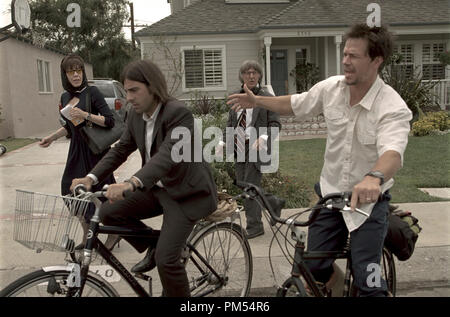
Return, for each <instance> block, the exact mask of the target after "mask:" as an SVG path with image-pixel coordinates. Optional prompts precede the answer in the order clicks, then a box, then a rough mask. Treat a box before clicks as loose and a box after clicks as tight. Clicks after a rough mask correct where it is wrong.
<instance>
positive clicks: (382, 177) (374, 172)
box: [364, 171, 384, 186]
mask: <svg viewBox="0 0 450 317" xmlns="http://www.w3.org/2000/svg"><path fill="white" fill-rule="evenodd" d="M364 176H372V177H376V178H379V179H380V186H381V185H383V184H384V174H383V173H381V172H380V171H370V172H369V173H367V174H366V175H364Z"/></svg>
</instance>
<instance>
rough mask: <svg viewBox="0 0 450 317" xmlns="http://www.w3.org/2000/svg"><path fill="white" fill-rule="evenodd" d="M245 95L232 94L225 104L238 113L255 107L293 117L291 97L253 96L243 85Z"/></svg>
mask: <svg viewBox="0 0 450 317" xmlns="http://www.w3.org/2000/svg"><path fill="white" fill-rule="evenodd" d="M244 90H245V94H233V95H230V96H229V97H228V98H227V99H228V101H227V104H228V105H231V106H232V107H231V109H233V110H234V111H236V112H237V111H239V110H240V109H244V108H254V107H256V106H259V107H262V108H264V109H267V110H270V111H273V112H276V113H279V114H281V115H294V112H293V111H292V107H291V96H290V95H288V96H278V97H267V96H255V95H254V94H253V92H252V91H251V90H250V89H248V87H247V85H244Z"/></svg>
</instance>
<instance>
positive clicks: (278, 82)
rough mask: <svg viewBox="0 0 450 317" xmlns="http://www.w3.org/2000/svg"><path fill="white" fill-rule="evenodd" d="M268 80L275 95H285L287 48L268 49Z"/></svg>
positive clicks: (286, 87)
mask: <svg viewBox="0 0 450 317" xmlns="http://www.w3.org/2000/svg"><path fill="white" fill-rule="evenodd" d="M270 74H271V75H270V80H271V82H272V88H273V90H274V92H275V94H276V95H277V96H283V95H287V92H288V69H287V50H272V51H270Z"/></svg>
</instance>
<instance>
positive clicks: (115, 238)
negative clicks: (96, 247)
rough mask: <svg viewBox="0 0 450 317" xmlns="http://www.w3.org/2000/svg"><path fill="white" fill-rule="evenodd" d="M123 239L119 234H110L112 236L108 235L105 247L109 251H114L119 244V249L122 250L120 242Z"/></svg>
mask: <svg viewBox="0 0 450 317" xmlns="http://www.w3.org/2000/svg"><path fill="white" fill-rule="evenodd" d="M121 239H122V237H121V236H119V235H117V234H110V235H108V238H107V239H106V241H105V247H106V248H107V249H108V250H109V251H112V250H113V249H114V247H115V246H116V244H117V247H118V248H120V244H119V241H120V240H121Z"/></svg>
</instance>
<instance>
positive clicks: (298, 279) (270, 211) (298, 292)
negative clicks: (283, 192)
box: [237, 182, 396, 297]
mask: <svg viewBox="0 0 450 317" xmlns="http://www.w3.org/2000/svg"><path fill="white" fill-rule="evenodd" d="M237 185H238V186H239V187H240V188H242V189H243V194H242V195H243V196H244V197H246V198H250V199H254V200H256V201H257V202H258V204H259V205H260V206H261V208H262V210H264V214H265V216H266V217H267V219H268V221H269V222H270V224H271V225H272V227H275V226H276V224H279V226H278V228H276V229H273V228H272V231H273V233H274V237H273V239H272V242H271V245H270V248H269V259H270V249H271V247H272V243H273V241H274V239H275V238H276V237H277V234H278V232H280V230H281V228H282V227H283V226H284V225H286V226H287V231H290V232H291V238H292V239H293V240H294V242H295V245H293V244H292V243H289V245H290V246H292V247H294V256H293V257H291V261H290V264H291V266H292V269H291V273H290V277H289V278H287V279H286V280H285V281H284V282H283V283H282V285H281V286H278V289H277V292H276V296H277V297H307V296H315V297H325V296H336V294H332V293H331V292H330V291H329V290H327V289H326V288H325V287H324V286H323V285H320V283H318V282H316V280H315V278H314V277H313V275H312V273H311V271H310V270H309V268H308V266H307V265H306V263H305V261H304V260H307V259H329V258H332V259H345V260H346V268H345V277H344V285H343V290H342V296H344V297H349V296H356V295H357V289H356V287H353V280H352V272H351V256H350V237H348V239H347V243H346V245H345V247H344V248H343V250H338V251H328V252H322V251H305V243H306V237H307V235H306V232H305V231H303V230H301V229H300V227H307V226H309V225H310V224H311V223H312V222H313V221H314V220H315V219H316V218H317V216H318V214H319V212H320V210H321V209H322V208H328V209H334V210H336V211H349V210H350V207H349V205H350V199H351V194H352V193H351V192H341V193H332V194H329V195H326V196H325V197H322V198H320V200H319V201H318V203H317V204H316V205H315V206H313V207H312V208H309V209H306V210H304V211H301V212H299V213H297V214H295V215H293V216H291V217H289V218H286V219H283V218H280V217H281V209H282V207H283V206H284V203H285V202H284V200H282V199H280V198H278V197H276V196H273V195H270V194H269V195H268V194H266V193H265V192H264V190H263V189H262V188H259V187H257V186H255V185H253V184H250V183H245V182H237ZM310 211H311V212H312V214H311V215H310V218H309V220H307V221H298V220H296V219H297V218H298V217H299V216H300V215H302V214H304V213H306V212H310ZM357 212H360V213H363V214H365V216H366V217H368V216H369V215H368V214H366V213H364V211H362V210H359V209H357ZM284 239H285V242H288V233H286V234H285V235H284ZM277 241H278V244H279V245H280V247H281V248H282V246H281V243H280V241H279V240H278V239H277ZM287 247H288V246H286V248H287ZM283 253H284V256H285V257H286V258H287V259H288V260H289V256H288V255H287V254H286V252H284V251H283ZM271 267H272V273H273V276H275V272H274V271H273V266H272V263H271ZM380 268H381V270H380V271H381V274H380V277H383V278H384V280H385V281H386V283H387V289H388V292H389V295H391V296H395V293H396V272H395V262H394V258H393V255H392V253H391V252H390V251H389V250H388V249H387V248H386V247H384V248H383V253H382V264H381V266H380ZM305 284H306V287H305ZM341 286H342V285H341ZM339 295H340V294H338V296H339Z"/></svg>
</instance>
